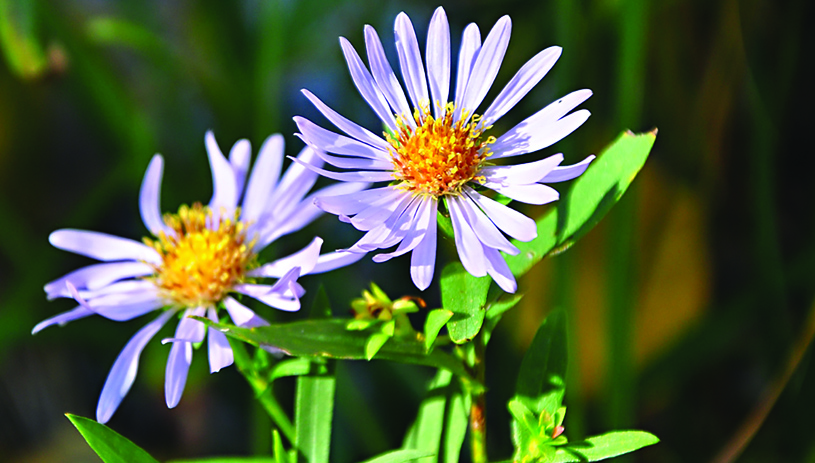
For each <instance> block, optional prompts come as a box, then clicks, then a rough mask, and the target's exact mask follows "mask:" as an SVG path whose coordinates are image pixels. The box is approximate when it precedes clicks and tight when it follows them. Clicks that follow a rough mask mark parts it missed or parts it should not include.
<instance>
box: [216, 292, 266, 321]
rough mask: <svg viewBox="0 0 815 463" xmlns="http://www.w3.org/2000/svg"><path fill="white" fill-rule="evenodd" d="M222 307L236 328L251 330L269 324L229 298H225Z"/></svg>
mask: <svg viewBox="0 0 815 463" xmlns="http://www.w3.org/2000/svg"><path fill="white" fill-rule="evenodd" d="M224 307H226V311H227V312H228V313H229V318H231V319H232V323H234V324H235V325H237V326H241V327H244V328H252V327H255V326H266V325H268V324H269V322H267V321H266V320H264V319H262V318H260V317H259V316H258V315H257V314H256V313H255V312H253V311H252V310H251V309H249V308H248V307H246V306H245V305H243V304H241V303H240V302H238V301H236V300H235V299H234V298H232V297H231V296H227V297H226V298H225V299H224Z"/></svg>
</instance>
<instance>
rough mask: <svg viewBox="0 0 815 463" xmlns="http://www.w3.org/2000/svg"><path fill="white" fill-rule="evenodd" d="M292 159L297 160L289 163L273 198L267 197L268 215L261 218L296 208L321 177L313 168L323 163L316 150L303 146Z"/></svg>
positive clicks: (285, 212) (317, 167) (275, 215)
mask: <svg viewBox="0 0 815 463" xmlns="http://www.w3.org/2000/svg"><path fill="white" fill-rule="evenodd" d="M290 159H291V158H290ZM292 160H294V161H295V162H294V163H292V164H291V165H289V168H288V169H286V173H285V174H284V175H283V178H282V179H281V180H280V183H279V184H278V185H277V187H276V188H275V190H274V192H272V195H271V198H268V199H267V201H268V202H269V203H270V205H269V206H267V208H266V210H265V213H266V214H268V216H266V217H263V218H261V220H268V219H269V218H270V217H271V218H275V217H280V216H284V215H286V214H287V213H288V211H289V210H291V209H292V208H296V207H297V205H298V204H299V203H300V201H301V200H302V199H303V196H305V195H306V193H308V191H309V190H310V189H311V187H313V186H314V183H315V182H316V181H317V178H319V174H318V173H317V172H315V171H314V170H313V169H319V168H320V167H321V166H322V165H323V160H322V159H320V158H319V157H318V156H317V155H316V154H315V153H314V150H312V149H311V148H309V147H306V148H303V149H302V150H300V153H299V154H298V155H297V157H296V158H294V159H292ZM258 249H259V248H258Z"/></svg>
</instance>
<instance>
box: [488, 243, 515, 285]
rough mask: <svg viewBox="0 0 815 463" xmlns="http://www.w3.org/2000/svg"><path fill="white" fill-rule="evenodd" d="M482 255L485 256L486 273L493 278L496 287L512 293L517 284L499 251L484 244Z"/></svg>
mask: <svg viewBox="0 0 815 463" xmlns="http://www.w3.org/2000/svg"><path fill="white" fill-rule="evenodd" d="M484 255H485V256H486V264H487V273H488V274H489V275H490V276H491V277H492V279H493V280H495V283H497V284H498V287H500V288H501V289H503V290H504V291H506V292H508V293H510V294H512V293H514V292H515V290H517V289H518V284H517V283H516V282H515V277H514V276H513V275H512V272H511V271H510V270H509V266H507V263H506V261H505V260H504V257H503V256H502V255H501V253H499V252H498V251H496V250H495V249H492V248H489V247H487V246H484Z"/></svg>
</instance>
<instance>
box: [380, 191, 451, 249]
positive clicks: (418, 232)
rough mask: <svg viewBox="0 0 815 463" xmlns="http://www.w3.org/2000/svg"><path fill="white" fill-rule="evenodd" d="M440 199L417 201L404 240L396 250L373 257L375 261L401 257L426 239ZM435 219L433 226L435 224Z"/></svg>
mask: <svg viewBox="0 0 815 463" xmlns="http://www.w3.org/2000/svg"><path fill="white" fill-rule="evenodd" d="M437 204H438V201H437V200H436V199H433V198H429V197H427V198H422V199H421V200H420V201H417V205H416V213H415V215H413V217H412V219H411V220H410V224H409V228H408V230H407V232H406V233H405V236H404V238H403V239H402V242H401V243H400V244H399V247H398V248H396V250H395V251H393V252H391V253H387V254H377V255H376V256H374V257H373V261H374V262H385V261H387V260H390V259H392V258H394V257H399V256H401V255H403V254H407V253H408V252H410V251H412V250H413V249H414V248H415V247H416V246H418V245H419V243H420V242H421V241H422V240H423V239H424V237H425V235H426V234H427V231H428V227H429V225H430V222H431V220H430V218H431V216H432V217H435V214H436V210H437ZM435 225H436V224H435V221H433V226H435Z"/></svg>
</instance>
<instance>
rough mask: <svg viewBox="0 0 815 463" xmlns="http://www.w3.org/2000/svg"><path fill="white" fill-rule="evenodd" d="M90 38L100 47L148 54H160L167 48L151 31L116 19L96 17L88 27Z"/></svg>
mask: <svg viewBox="0 0 815 463" xmlns="http://www.w3.org/2000/svg"><path fill="white" fill-rule="evenodd" d="M86 33H87V34H88V38H89V39H90V40H91V41H92V42H95V43H98V44H100V45H118V46H126V47H129V48H133V49H135V50H139V51H142V52H147V53H159V52H161V51H162V50H164V49H166V48H167V47H166V46H165V45H164V43H162V41H161V39H160V38H159V37H158V36H156V35H155V34H153V32H151V31H150V30H148V29H146V28H144V27H142V26H140V25H138V24H135V23H132V22H129V21H126V20H124V19H120V18H114V17H96V18H92V19H91V20H89V21H88V23H87V25H86Z"/></svg>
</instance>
